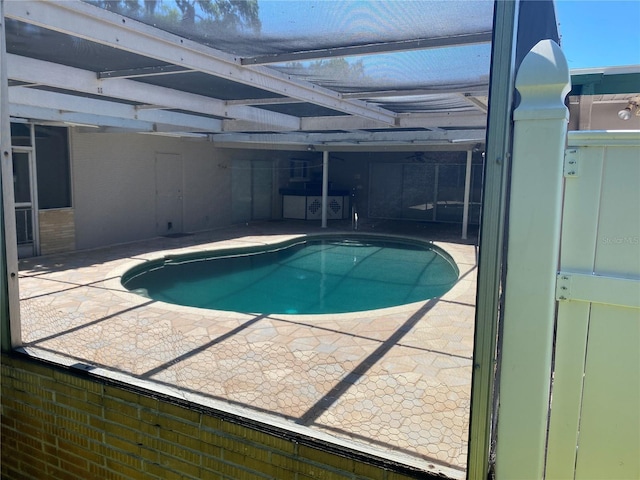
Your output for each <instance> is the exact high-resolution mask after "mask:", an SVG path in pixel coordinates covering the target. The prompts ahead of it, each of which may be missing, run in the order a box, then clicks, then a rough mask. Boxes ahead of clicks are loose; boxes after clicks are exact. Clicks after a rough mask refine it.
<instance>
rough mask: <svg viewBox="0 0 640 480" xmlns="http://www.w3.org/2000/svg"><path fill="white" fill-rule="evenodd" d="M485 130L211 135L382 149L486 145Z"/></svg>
mask: <svg viewBox="0 0 640 480" xmlns="http://www.w3.org/2000/svg"><path fill="white" fill-rule="evenodd" d="M485 136H486V132H485V130H484V129H477V130H461V131H444V130H443V131H437V132H433V131H417V132H407V131H393V130H386V131H380V132H355V133H354V132H345V133H301V132H297V133H286V134H277V133H220V134H214V135H212V139H213V142H214V143H238V142H240V143H260V144H274V143H282V144H299V145H310V144H314V145H340V144H342V145H349V144H351V145H360V144H365V143H366V144H371V145H376V144H377V145H378V146H379V145H382V144H405V145H416V146H417V145H421V144H424V143H427V144H429V143H437V144H460V145H461V148H462V144H471V143H473V144H475V143H479V142H484V141H485Z"/></svg>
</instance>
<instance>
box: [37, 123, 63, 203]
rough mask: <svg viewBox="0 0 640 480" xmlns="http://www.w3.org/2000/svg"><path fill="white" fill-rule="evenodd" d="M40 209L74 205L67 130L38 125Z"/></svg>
mask: <svg viewBox="0 0 640 480" xmlns="http://www.w3.org/2000/svg"><path fill="white" fill-rule="evenodd" d="M35 137H36V171H37V177H38V182H37V184H38V208H39V209H40V210H47V209H51V208H65V207H70V206H71V167H70V162H69V143H68V140H67V128H65V127H50V126H42V125H36V126H35Z"/></svg>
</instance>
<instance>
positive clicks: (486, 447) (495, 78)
mask: <svg viewBox="0 0 640 480" xmlns="http://www.w3.org/2000/svg"><path fill="white" fill-rule="evenodd" d="M519 12H520V2H519V1H510V2H501V1H496V2H495V3H494V19H493V40H492V42H491V45H492V47H491V80H490V82H489V103H490V104H491V108H490V109H489V118H488V119H487V120H488V124H487V144H486V158H485V163H484V180H483V183H484V185H483V189H482V219H481V220H482V225H481V227H480V250H479V251H478V254H479V255H478V291H477V295H476V297H477V298H476V321H475V330H474V339H473V376H472V378H471V417H470V419H469V461H468V463H467V478H468V479H469V480H486V479H487V478H488V475H489V468H490V461H489V458H490V455H491V449H492V438H493V436H494V433H495V431H494V421H495V420H494V404H495V398H494V388H495V376H496V339H497V335H498V317H499V312H500V310H501V309H500V301H501V282H502V277H503V237H504V223H505V212H506V205H507V200H506V198H507V194H506V190H507V189H506V184H507V177H508V171H509V159H510V152H511V132H512V130H511V128H512V121H511V118H512V117H511V115H512V110H513V96H514V77H515V61H516V58H515V56H516V48H515V43H516V42H515V39H516V37H517V31H518V22H517V19H518V15H519Z"/></svg>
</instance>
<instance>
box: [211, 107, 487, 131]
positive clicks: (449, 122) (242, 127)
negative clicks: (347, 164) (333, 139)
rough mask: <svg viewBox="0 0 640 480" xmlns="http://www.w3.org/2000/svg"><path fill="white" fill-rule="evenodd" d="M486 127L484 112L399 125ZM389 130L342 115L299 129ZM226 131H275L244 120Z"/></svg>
mask: <svg viewBox="0 0 640 480" xmlns="http://www.w3.org/2000/svg"><path fill="white" fill-rule="evenodd" d="M486 124H487V116H486V115H485V114H484V113H468V112H464V113H433V114H428V113H410V114H400V117H399V120H398V125H397V126H398V127H400V128H425V129H440V128H446V127H453V128H460V127H466V128H477V129H484V128H485V127H486ZM388 128H389V127H388V126H387V125H386V124H384V123H382V122H376V121H374V120H369V119H366V118H361V117H353V116H343V115H338V116H323V117H303V118H301V119H300V127H299V130H302V131H322V130H332V131H335V130H345V131H353V130H376V129H385V130H386V129H388ZM222 130H223V131H225V132H260V131H273V130H274V129H273V128H269V125H268V124H257V123H255V122H245V121H241V120H224V121H223V125H222ZM282 130H284V129H282ZM290 130H291V129H290ZM296 130H297V129H296ZM391 131H393V130H391Z"/></svg>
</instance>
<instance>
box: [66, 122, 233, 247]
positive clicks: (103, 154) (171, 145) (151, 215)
mask: <svg viewBox="0 0 640 480" xmlns="http://www.w3.org/2000/svg"><path fill="white" fill-rule="evenodd" d="M157 153H173V154H180V155H181V156H182V161H183V172H184V227H183V230H184V231H185V232H193V231H199V230H206V229H211V228H217V227H221V226H225V225H228V224H229V223H230V221H231V216H230V212H231V189H230V170H229V169H228V168H227V169H225V168H221V167H220V165H221V164H224V163H228V162H225V160H226V158H227V157H228V156H229V153H228V152H224V151H221V150H215V149H214V148H213V147H212V146H211V144H210V143H208V142H206V141H194V140H193V139H179V138H170V137H160V136H151V135H140V134H124V133H117V134H115V133H108V134H107V133H95V134H94V133H79V132H77V131H74V132H72V135H71V161H72V172H73V174H72V175H73V205H74V209H75V216H76V247H77V248H78V249H83V248H92V247H98V246H103V245H111V244H115V243H122V242H129V241H135V240H140V239H145V238H152V237H154V236H156V235H157V233H156V198H155V157H156V154H157Z"/></svg>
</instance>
